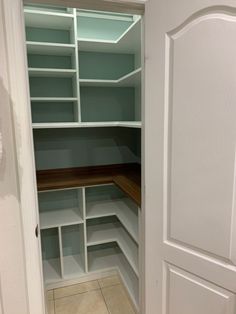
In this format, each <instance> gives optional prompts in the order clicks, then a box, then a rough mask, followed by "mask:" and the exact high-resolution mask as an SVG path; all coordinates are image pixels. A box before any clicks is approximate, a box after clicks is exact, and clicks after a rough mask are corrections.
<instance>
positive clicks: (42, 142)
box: [34, 128, 140, 170]
mask: <svg viewBox="0 0 236 314" xmlns="http://www.w3.org/2000/svg"><path fill="white" fill-rule="evenodd" d="M139 134H140V130H137V129H132V128H85V129H82V128H77V129H41V130H34V147H35V157H36V168H37V169H38V170H41V169H53V168H54V169H55V168H70V167H84V166H94V165H106V164H108V165H109V164H121V163H130V162H138V161H139V157H138V156H137V150H138V145H139V144H138V141H139Z"/></svg>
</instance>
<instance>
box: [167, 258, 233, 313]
mask: <svg viewBox="0 0 236 314" xmlns="http://www.w3.org/2000/svg"><path fill="white" fill-rule="evenodd" d="M165 267H166V272H165V274H166V277H167V285H166V289H167V291H166V300H165V301H166V302H165V311H164V313H163V314H190V313H191V314H200V313H201V314H213V313H214V314H234V313H235V295H234V294H233V293H231V292H229V291H227V290H225V289H222V288H219V287H218V286H216V285H214V284H212V283H210V282H208V281H205V280H203V279H200V278H199V277H196V276H194V275H192V274H190V273H188V272H185V271H183V270H181V269H179V268H177V267H175V266H172V265H168V264H167V265H165Z"/></svg>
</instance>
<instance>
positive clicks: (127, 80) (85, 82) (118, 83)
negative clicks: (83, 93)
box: [80, 68, 142, 87]
mask: <svg viewBox="0 0 236 314" xmlns="http://www.w3.org/2000/svg"><path fill="white" fill-rule="evenodd" d="M141 71H142V69H141V68H139V69H137V70H135V71H133V72H131V73H129V74H127V75H125V76H123V77H121V78H120V79H118V80H96V79H95V80H93V79H80V85H81V86H103V87H111V86H113V87H135V86H140V85H141Z"/></svg>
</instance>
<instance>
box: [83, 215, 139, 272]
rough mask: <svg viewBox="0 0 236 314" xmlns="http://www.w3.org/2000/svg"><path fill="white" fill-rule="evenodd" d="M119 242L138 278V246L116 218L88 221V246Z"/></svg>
mask: <svg viewBox="0 0 236 314" xmlns="http://www.w3.org/2000/svg"><path fill="white" fill-rule="evenodd" d="M110 242H117V244H118V245H119V247H120V249H121V250H122V252H123V253H124V255H125V257H126V258H127V260H128V261H129V263H130V265H131V267H132V268H133V270H134V272H135V273H136V274H137V276H138V246H137V244H136V243H135V242H134V241H133V239H132V238H131V237H130V236H129V234H128V233H127V231H126V230H125V229H124V228H123V227H122V225H121V224H120V222H119V221H118V220H117V219H116V218H115V217H107V218H99V219H90V220H87V245H88V246H94V245H98V244H104V243H110Z"/></svg>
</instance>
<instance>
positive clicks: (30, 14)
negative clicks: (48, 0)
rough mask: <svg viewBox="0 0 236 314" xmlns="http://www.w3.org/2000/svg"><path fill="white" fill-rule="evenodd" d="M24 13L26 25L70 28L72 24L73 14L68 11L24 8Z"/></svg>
mask: <svg viewBox="0 0 236 314" xmlns="http://www.w3.org/2000/svg"><path fill="white" fill-rule="evenodd" d="M24 14H25V25H26V27H39V28H49V29H70V28H71V27H72V25H73V18H74V16H73V14H69V13H60V12H47V11H43V10H42V11H40V10H32V9H24Z"/></svg>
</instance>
